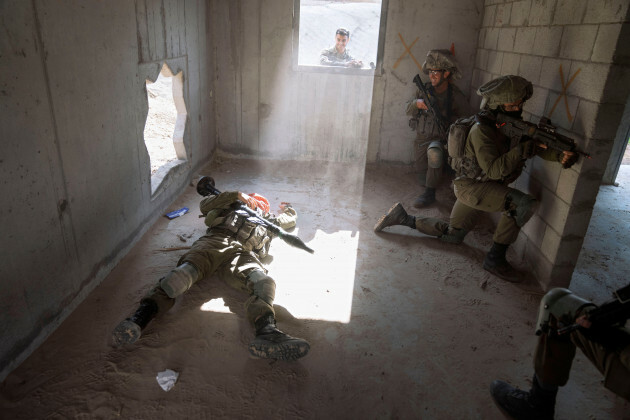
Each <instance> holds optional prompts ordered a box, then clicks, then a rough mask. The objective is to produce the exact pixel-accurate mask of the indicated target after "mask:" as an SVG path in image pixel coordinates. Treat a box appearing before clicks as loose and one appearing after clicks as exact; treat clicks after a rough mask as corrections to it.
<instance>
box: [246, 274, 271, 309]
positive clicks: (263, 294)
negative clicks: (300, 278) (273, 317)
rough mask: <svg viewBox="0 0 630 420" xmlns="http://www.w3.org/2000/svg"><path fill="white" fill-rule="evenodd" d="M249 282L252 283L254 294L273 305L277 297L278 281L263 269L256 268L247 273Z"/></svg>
mask: <svg viewBox="0 0 630 420" xmlns="http://www.w3.org/2000/svg"><path fill="white" fill-rule="evenodd" d="M247 283H248V284H251V290H252V294H253V295H254V296H258V297H259V298H260V299H262V300H264V301H265V302H267V304H268V305H273V300H274V299H275V297H276V282H275V281H274V279H272V278H271V277H269V276H268V275H266V274H265V273H264V272H263V271H261V270H254V271H252V272H251V273H249V274H248V275H247Z"/></svg>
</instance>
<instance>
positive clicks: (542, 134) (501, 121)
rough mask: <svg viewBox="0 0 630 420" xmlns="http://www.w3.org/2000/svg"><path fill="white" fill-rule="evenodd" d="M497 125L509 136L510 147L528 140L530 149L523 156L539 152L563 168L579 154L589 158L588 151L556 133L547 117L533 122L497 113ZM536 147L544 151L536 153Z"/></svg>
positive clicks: (571, 162)
mask: <svg viewBox="0 0 630 420" xmlns="http://www.w3.org/2000/svg"><path fill="white" fill-rule="evenodd" d="M497 126H498V127H499V130H500V131H501V132H502V133H503V134H504V135H506V136H507V137H509V138H510V141H511V144H512V147H515V146H517V145H518V144H519V143H522V142H527V141H529V143H528V145H529V148H530V150H528V151H527V152H525V154H526V156H525V157H531V156H534V155H536V154H539V155H540V156H541V157H542V158H544V159H546V160H558V161H560V163H562V166H563V167H564V168H569V167H571V166H572V165H573V164H574V163H575V162H577V160H578V158H579V156H580V155H581V156H583V157H585V158H589V159H590V157H591V156H590V155H589V154H588V153H585V152H583V151H580V150H578V149H577V145H576V144H575V141H574V140H573V139H571V138H569V137H566V136H563V135H561V134H559V133H557V132H556V128H555V127H554V126H552V125H551V122H550V121H549V119H547V118H541V121H540V123H538V124H534V123H530V122H527V121H523V120H520V119H517V118H512V117H510V116H508V115H505V114H502V113H499V114H498V115H497ZM537 148H539V149H542V150H545V151H546V152H542V153H537V152H538V151H537V150H536V149H537Z"/></svg>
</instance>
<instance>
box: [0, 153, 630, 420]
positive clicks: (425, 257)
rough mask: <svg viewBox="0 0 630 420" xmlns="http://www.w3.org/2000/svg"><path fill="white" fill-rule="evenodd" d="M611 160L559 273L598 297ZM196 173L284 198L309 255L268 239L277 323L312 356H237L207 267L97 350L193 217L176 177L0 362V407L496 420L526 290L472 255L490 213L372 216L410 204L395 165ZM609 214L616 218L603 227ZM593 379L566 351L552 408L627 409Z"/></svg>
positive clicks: (621, 191) (531, 308)
mask: <svg viewBox="0 0 630 420" xmlns="http://www.w3.org/2000/svg"><path fill="white" fill-rule="evenodd" d="M626 168H627V169H630V166H623V167H622V169H623V170H622V171H621V172H620V187H602V193H600V197H599V198H598V202H597V208H596V210H595V216H596V217H597V218H600V219H599V220H601V221H602V222H605V223H602V225H598V224H593V225H592V226H591V229H590V231H589V238H588V240H587V241H585V250H586V251H583V254H584V255H586V258H581V260H580V263H579V264H578V269H577V270H576V276H575V277H574V279H576V278H577V279H576V280H575V281H574V283H575V288H576V290H577V291H579V292H580V293H583V294H585V295H588V296H589V297H592V298H593V299H596V300H597V301H599V302H601V301H603V300H605V299H607V298H608V297H609V295H610V292H611V291H612V290H614V289H615V288H617V287H619V286H621V285H622V284H623V282H625V281H627V280H626V279H627V278H628V276H627V274H628V271H627V270H628V264H627V262H628V261H629V260H630V258H629V256H628V249H629V247H628V245H630V244H628V235H627V226H628V223H629V222H630V208H629V206H628V204H626V203H624V202H623V201H620V200H619V198H620V197H622V196H623V197H627V194H628V188H629V187H628V185H630V171H628V170H626ZM201 173H202V174H206V175H212V176H213V177H214V178H215V179H216V181H217V187H218V188H219V189H222V190H230V189H240V190H243V191H245V192H254V191H256V192H260V193H262V194H263V195H265V196H266V197H267V198H269V200H270V201H271V202H272V206H273V207H276V206H277V204H279V202H280V201H291V202H292V203H293V205H294V206H295V208H296V209H297V210H298V212H299V214H300V217H299V220H298V228H297V229H296V230H295V231H294V233H296V234H297V235H299V236H300V237H301V238H302V239H303V240H304V241H305V242H307V243H308V245H309V246H311V247H312V248H314V249H315V254H313V255H310V254H307V253H305V252H303V251H300V250H296V249H294V248H290V247H289V246H287V245H286V244H284V243H283V242H281V241H279V240H278V239H276V240H275V241H274V244H273V245H272V248H271V251H272V252H271V253H272V254H273V256H274V258H273V261H271V263H270V265H269V268H270V274H271V275H272V276H273V277H274V278H275V280H276V282H277V287H278V291H277V301H276V304H277V306H276V307H277V309H278V320H279V321H278V324H279V327H280V328H281V329H283V330H284V331H286V332H288V333H290V334H292V335H296V336H299V337H303V338H306V339H308V340H309V341H310V343H311V352H310V353H309V355H308V356H306V357H305V358H303V359H301V360H300V361H298V362H274V361H267V360H256V359H251V358H250V357H249V355H248V352H247V349H246V346H247V343H248V342H249V340H250V339H251V338H252V337H253V332H252V329H251V327H250V326H249V325H248V324H247V322H246V321H245V320H244V318H243V309H242V305H241V302H242V300H243V296H242V295H240V294H239V293H237V292H235V291H232V290H231V289H229V288H228V287H227V286H225V285H224V284H223V283H222V282H221V281H220V280H218V279H217V278H215V277H209V278H206V279H204V280H202V281H200V282H199V283H197V284H196V285H195V286H194V287H193V288H192V289H191V290H190V291H189V292H188V293H187V294H185V295H184V296H183V297H181V298H179V301H178V303H177V304H176V305H175V307H174V308H173V309H172V310H171V311H170V312H168V313H167V314H165V315H164V316H163V317H161V318H159V319H157V320H155V321H154V322H153V323H152V324H150V325H149V327H148V328H147V329H146V330H145V335H144V336H143V338H142V339H141V340H140V341H139V342H138V343H137V344H136V345H133V346H131V347H130V348H125V349H116V348H113V347H111V345H110V342H109V337H110V333H111V330H112V329H113V328H114V326H115V325H116V324H117V323H118V322H119V321H120V320H121V319H122V318H124V317H125V316H127V315H128V314H129V312H131V311H132V310H133V309H134V308H135V306H136V303H137V302H138V300H139V299H140V298H141V297H142V295H143V294H144V293H145V292H146V291H147V290H148V289H149V288H150V287H151V286H152V285H153V284H154V282H156V281H157V280H158V279H159V278H160V277H161V276H163V275H164V274H166V273H167V272H168V271H169V270H170V269H171V268H172V267H174V266H175V264H176V262H177V259H178V258H179V256H180V255H181V254H182V253H183V252H185V248H186V247H188V246H190V244H191V243H192V242H193V241H194V239H195V238H196V237H198V236H199V235H201V234H202V233H203V231H204V226H203V222H202V220H201V219H199V218H198V217H197V215H198V210H197V209H198V207H197V203H198V201H199V198H200V197H199V196H198V195H197V194H196V192H195V189H194V188H193V187H192V186H191V187H189V188H188V189H187V190H186V192H185V193H184V194H182V196H180V198H179V199H178V200H177V201H176V202H175V203H174V204H173V205H172V207H171V208H170V209H169V211H170V210H175V209H178V208H180V207H183V206H187V207H189V208H190V209H191V210H192V211H191V212H190V213H188V214H186V215H184V216H182V217H179V218H176V219H173V220H170V221H169V220H168V219H166V218H162V219H160V220H158V221H157V222H156V223H155V225H154V226H153V227H152V228H151V229H150V230H149V231H148V232H147V233H146V234H145V235H144V237H143V238H142V239H141V240H140V241H139V242H138V243H137V245H136V246H135V247H134V248H133V250H132V251H131V252H130V253H129V254H128V255H127V256H126V257H125V258H124V259H123V261H122V262H121V263H120V264H119V265H118V266H117V267H116V268H115V269H114V270H113V271H112V273H111V274H110V275H109V276H108V277H107V278H106V279H105V280H104V281H103V283H102V284H101V285H100V286H99V287H98V288H97V289H96V290H95V291H94V292H93V293H92V294H91V295H90V296H89V297H88V298H87V299H86V300H85V301H84V302H83V303H82V304H81V305H80V306H79V307H78V308H77V310H75V311H74V313H73V314H72V315H71V316H70V317H68V319H66V320H65V322H64V323H63V324H62V325H61V326H60V327H59V328H58V330H57V331H56V332H55V333H54V334H53V335H52V336H51V337H50V338H49V339H48V340H47V341H46V342H45V343H44V344H43V345H42V346H41V347H40V348H39V349H38V350H37V351H36V352H35V353H34V354H33V355H32V356H31V357H29V358H28V359H27V360H26V361H25V362H24V363H23V364H22V365H21V366H20V367H18V368H17V369H16V370H15V371H14V372H13V373H11V374H10V375H9V376H8V377H7V379H6V380H5V381H4V383H3V384H2V386H1V387H0V413H2V414H1V416H0V417H2V418H10V419H34V418H38V419H40V418H41V419H43V418H47V419H48V418H50V419H58V418H59V419H61V418H64V419H65V418H78V419H88V418H89V419H93V418H97V419H100V418H107V419H109V418H125V419H181V418H291V419H293V418H296V419H297V418H308V419H320V418H333V419H337V418H359V419H363V418H368V419H376V418H379V419H381V418H395V419H398V418H400V419H410V418H414V419H416V418H423V419H494V418H501V415H500V413H499V411H498V410H497V409H496V408H495V406H494V405H493V403H492V400H491V398H490V395H489V393H488V386H489V384H490V382H491V381H492V380H493V379H495V378H501V379H506V380H509V381H510V382H512V383H515V384H517V385H519V386H528V384H529V380H530V378H531V374H532V367H531V366H532V365H531V357H532V352H533V350H534V345H535V336H534V334H533V332H534V322H535V317H536V312H537V309H538V302H539V299H540V296H541V293H540V292H538V291H537V290H536V287H535V286H534V284H533V283H529V284H525V285H522V286H515V285H512V284H508V283H505V282H502V281H500V280H498V279H496V278H493V277H491V276H490V275H489V274H488V273H486V272H485V271H484V270H483V269H482V268H481V264H480V263H481V261H482V259H483V256H484V253H485V252H486V250H487V249H488V248H489V246H490V244H491V241H492V228H493V227H492V224H490V223H489V222H488V223H486V222H484V223H482V225H481V226H480V227H479V229H478V230H477V231H475V232H473V233H471V234H470V235H469V236H468V237H467V238H466V241H465V244H463V245H459V246H452V245H447V244H442V243H440V242H439V241H437V240H435V239H433V238H429V237H425V236H422V235H421V234H419V233H418V232H416V231H413V230H411V229H408V228H404V227H395V228H392V229H391V230H390V232H388V233H381V234H375V233H374V232H373V231H372V227H373V225H374V223H375V221H376V220H377V219H378V217H379V216H380V215H381V214H382V212H384V211H386V210H387V209H388V208H389V207H390V206H391V205H392V204H393V203H394V202H395V201H397V200H400V199H401V198H402V202H403V204H405V205H409V204H411V202H412V201H413V199H414V197H415V195H416V194H417V192H418V191H417V189H416V188H415V181H414V175H413V174H412V173H410V171H409V169H407V168H400V167H378V168H373V167H369V168H368V169H367V170H364V169H363V168H362V167H354V166H350V165H333V164H322V163H287V162H270V161H267V162H265V161H238V160H223V161H219V162H215V163H214V164H212V165H211V166H209V167H208V168H206V169H205V170H204V171H202V172H201ZM623 177H625V178H623ZM621 179H625V180H624V181H623V182H621ZM410 186H413V187H411V188H410ZM438 198H439V199H440V200H441V202H442V204H440V205H439V206H436V207H433V208H430V209H428V210H425V211H423V213H424V214H431V215H434V216H441V217H445V218H446V217H448V212H449V209H450V204H452V201H453V197H452V193H451V192H450V191H449V190H448V189H446V188H445V189H442V190H441V191H439V194H438ZM610 213H612V214H614V215H615V218H614V219H615V220H618V221H620V223H622V224H621V225H616V224H615V225H612V224H611V223H610V222H609V220H611V219H610V218H608V216H607V215H608V214H610ZM607 218H608V219H607ZM596 225H597V226H596ZM594 226H595V227H594ZM611 233H612V234H613V235H616V236H614V238H613V239H610V238H611V236H610V234H611ZM602 244H607V245H606V247H602ZM615 245H618V246H617V247H616V246H615ZM589 247H591V248H589ZM593 248H597V250H595V249H593ZM602 252H605V253H606V254H605V255H602ZM618 270H620V271H618ZM624 270H625V271H624ZM616 273H622V274H620V275H617V274H616ZM602 274H605V275H606V276H605V278H606V280H605V281H606V282H608V283H607V284H603V280H602V279H603V278H604V277H602ZM484 282H486V286H485V288H482V287H480V284H483V283H484ZM573 286H574V285H573V284H572V287H573ZM167 368H168V369H172V370H175V371H177V372H179V373H180V377H179V380H178V382H177V383H176V385H175V387H174V389H172V390H171V391H170V392H165V391H163V390H162V389H161V388H160V387H159V386H158V384H157V382H156V379H155V377H156V375H157V373H158V372H160V371H163V370H164V369H167ZM600 381H601V375H600V374H599V373H598V372H597V371H596V369H595V368H594V367H593V366H591V365H590V364H589V362H588V360H586V359H585V358H584V357H583V356H582V355H581V354H579V355H578V356H577V358H576V360H575V363H574V369H573V373H572V376H571V379H570V381H569V384H568V385H567V386H566V387H564V388H563V389H562V390H561V391H560V394H559V398H558V404H557V413H558V415H557V418H559V419H622V418H628V417H629V416H630V403H627V402H625V401H624V400H622V399H620V398H618V397H616V396H615V395H614V394H612V393H610V392H609V391H607V390H606V389H604V388H603V387H602V386H601V384H600Z"/></svg>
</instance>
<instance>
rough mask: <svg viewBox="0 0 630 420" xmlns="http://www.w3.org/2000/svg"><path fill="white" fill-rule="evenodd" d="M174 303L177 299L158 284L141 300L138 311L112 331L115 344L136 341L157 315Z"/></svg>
mask: <svg viewBox="0 0 630 420" xmlns="http://www.w3.org/2000/svg"><path fill="white" fill-rule="evenodd" d="M174 304H175V299H173V298H170V297H169V296H168V295H167V294H166V293H165V292H164V290H162V288H160V286H159V285H156V286H155V287H154V288H153V289H151V290H150V291H149V293H147V295H146V296H145V297H144V298H143V299H142V300H141V301H140V305H139V306H138V308H137V309H136V311H135V312H134V313H133V314H132V315H131V316H130V317H128V318H126V319H124V320H123V321H121V322H120V323H119V324H118V325H117V326H116V328H114V331H113V333H112V340H113V342H114V344H115V345H116V346H123V345H126V344H132V343H135V342H136V341H138V339H139V338H140V336H141V335H142V330H144V328H145V327H146V326H147V325H148V324H149V322H151V320H152V319H153V318H155V317H156V316H158V315H161V314H163V313H164V312H167V311H168V310H169V309H171V308H172V307H173V305H174Z"/></svg>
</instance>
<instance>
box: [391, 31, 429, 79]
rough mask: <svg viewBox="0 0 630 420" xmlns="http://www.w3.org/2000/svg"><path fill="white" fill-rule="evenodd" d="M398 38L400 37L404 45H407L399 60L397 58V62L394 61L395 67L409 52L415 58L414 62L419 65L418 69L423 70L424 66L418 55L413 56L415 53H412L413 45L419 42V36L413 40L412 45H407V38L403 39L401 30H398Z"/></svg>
mask: <svg viewBox="0 0 630 420" xmlns="http://www.w3.org/2000/svg"><path fill="white" fill-rule="evenodd" d="M398 38H400V42H402V44H403V46H404V47H405V52H404V53H402V55H401V56H400V57H398V60H396V62H395V63H394V69H395V68H396V67H398V65H399V64H400V62H401V61H402V59H403V58H405V56H406V55H407V54H409V57H411V59H412V60H413V62H414V63H416V66H418V69H420V70H422V66H421V65H420V63H418V60H416V57H414V56H413V54H412V53H411V47H413V46H414V44H415V43H416V42H418V39H419V37H417V38H416V39H414V40H413V42H412V43H411V45H409V46H407V44H406V43H405V40H404V39H403V37H402V35H401V34H400V32H398Z"/></svg>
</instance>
